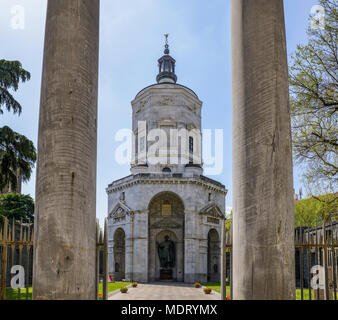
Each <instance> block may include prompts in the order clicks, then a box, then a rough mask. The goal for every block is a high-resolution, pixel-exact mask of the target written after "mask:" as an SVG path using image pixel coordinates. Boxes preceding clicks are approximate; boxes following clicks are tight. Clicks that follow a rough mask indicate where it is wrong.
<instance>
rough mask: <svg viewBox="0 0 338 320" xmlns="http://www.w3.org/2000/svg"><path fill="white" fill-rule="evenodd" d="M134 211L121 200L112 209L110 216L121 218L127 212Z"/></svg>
mask: <svg viewBox="0 0 338 320" xmlns="http://www.w3.org/2000/svg"><path fill="white" fill-rule="evenodd" d="M129 213H132V210H131V209H130V208H129V207H128V206H127V205H126V204H125V203H123V202H122V201H119V202H118V203H117V204H116V205H115V207H114V208H113V209H112V210H111V211H110V213H109V218H114V219H120V218H123V217H125V216H126V214H129Z"/></svg>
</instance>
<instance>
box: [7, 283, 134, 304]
mask: <svg viewBox="0 0 338 320" xmlns="http://www.w3.org/2000/svg"><path fill="white" fill-rule="evenodd" d="M130 284H131V282H114V283H108V292H112V291H115V290H119V289H120V288H121V287H127V286H129V285H130ZM102 288H103V285H102V283H100V284H99V294H101V296H100V299H102ZM10 299H11V288H7V289H6V300H10ZM12 300H18V290H17V289H15V290H13V295H12ZM20 300H26V289H21V291H20ZM28 300H32V287H29V291H28Z"/></svg>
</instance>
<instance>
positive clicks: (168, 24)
mask: <svg viewBox="0 0 338 320" xmlns="http://www.w3.org/2000/svg"><path fill="white" fill-rule="evenodd" d="M46 3H47V1H45V0H16V1H14V0H1V9H0V10H1V11H0V43H1V46H0V59H7V60H19V61H21V62H22V64H23V67H24V68H25V69H27V70H28V71H30V72H31V74H32V79H31V80H30V81H29V82H27V83H25V84H21V85H20V87H19V90H18V91H17V92H16V93H15V97H16V99H17V100H18V101H19V102H20V103H21V105H22V107H23V112H22V114H21V116H20V117H18V116H17V115H15V116H14V115H12V114H10V113H8V112H5V113H4V115H2V116H0V126H3V125H8V126H10V127H11V128H12V129H13V130H15V131H17V132H19V133H21V134H24V135H26V136H27V137H28V138H30V139H31V140H33V141H34V143H35V145H36V142H37V133H38V112H39V102H40V86H41V71H42V54H43V40H44V25H45V15H46ZM316 4H318V1H315V0H296V1H295V0H285V1H284V5H285V17H286V34H287V48H288V54H289V55H290V54H291V53H292V52H293V51H294V50H295V49H296V46H297V44H299V43H305V42H306V38H307V37H306V29H307V27H308V25H309V20H308V16H309V14H310V11H311V8H312V6H313V5H316ZM15 5H21V6H22V7H23V8H24V14H25V25H24V28H23V29H13V28H12V24H11V21H12V18H13V14H11V9H12V8H13V6H15ZM100 19H101V21H100V70H99V100H98V102H99V104H98V106H99V119H98V162H97V163H98V168H97V216H98V218H99V219H100V222H101V224H102V221H103V219H104V217H105V216H106V215H107V195H106V193H105V188H106V187H107V185H108V184H109V183H111V182H112V181H113V180H116V179H119V178H121V177H123V176H126V175H129V166H128V165H126V166H120V165H117V164H116V162H115V157H114V153H115V149H116V147H117V146H118V145H119V142H115V139H114V136H115V133H116V132H117V131H118V130H120V129H122V128H130V127H131V105H130V101H132V100H133V98H134V97H135V95H136V94H137V92H139V91H140V90H141V89H142V88H144V87H146V86H148V85H150V84H153V83H155V78H156V74H157V59H158V58H159V57H160V56H161V55H162V54H163V45H164V37H163V34H165V33H169V34H170V36H169V44H170V49H171V55H172V56H173V57H174V58H175V59H176V74H177V76H178V83H180V84H183V85H185V86H188V87H190V88H191V89H193V90H194V91H195V92H196V93H197V94H198V96H199V98H200V99H201V100H202V101H203V110H202V126H203V128H208V129H212V130H215V129H223V130H224V147H223V149H224V156H223V157H224V164H223V172H222V174H220V175H217V176H212V177H211V178H213V179H216V180H219V181H220V182H222V183H223V184H224V185H225V186H226V187H227V189H228V190H229V192H228V195H227V197H226V205H227V206H228V207H231V205H232V174H231V157H232V155H231V48H230V43H231V30H230V0H209V1H200V0H199V1H198V0H184V1H182V0H180V1H179V0H171V1H167V0H128V1H126V0H101V18H100ZM294 181H295V190H297V191H298V190H299V188H300V187H301V183H300V170H299V169H298V168H295V170H294ZM34 190H35V171H34V173H33V177H32V179H31V181H30V182H29V183H27V184H25V185H24V186H23V193H25V194H31V196H33V197H34V193H35V192H34Z"/></svg>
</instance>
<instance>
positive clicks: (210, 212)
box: [200, 203, 224, 219]
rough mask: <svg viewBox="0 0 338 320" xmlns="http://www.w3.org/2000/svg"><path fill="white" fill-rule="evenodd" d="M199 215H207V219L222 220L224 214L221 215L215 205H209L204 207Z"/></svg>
mask: <svg viewBox="0 0 338 320" xmlns="http://www.w3.org/2000/svg"><path fill="white" fill-rule="evenodd" d="M200 214H203V215H207V216H209V217H213V218H217V219H224V214H223V213H222V211H221V209H220V208H219V207H218V206H217V205H216V204H215V203H210V204H208V205H207V206H205V207H204V208H203V209H202V210H201V211H200Z"/></svg>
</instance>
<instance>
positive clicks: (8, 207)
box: [0, 193, 34, 222]
mask: <svg viewBox="0 0 338 320" xmlns="http://www.w3.org/2000/svg"><path fill="white" fill-rule="evenodd" d="M0 216H3V217H6V218H8V219H9V220H11V219H13V218H14V219H15V220H21V219H22V221H23V222H33V221H34V200H33V199H32V198H31V196H30V195H23V194H18V193H6V194H2V195H0Z"/></svg>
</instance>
